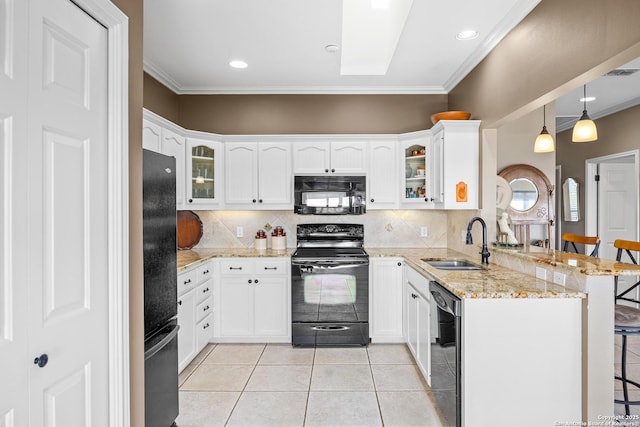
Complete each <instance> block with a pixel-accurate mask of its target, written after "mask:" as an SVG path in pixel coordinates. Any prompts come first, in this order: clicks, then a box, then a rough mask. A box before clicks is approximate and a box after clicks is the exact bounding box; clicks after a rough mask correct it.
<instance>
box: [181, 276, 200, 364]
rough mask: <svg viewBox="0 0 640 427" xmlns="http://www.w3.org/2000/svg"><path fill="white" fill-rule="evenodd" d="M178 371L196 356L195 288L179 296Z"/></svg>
mask: <svg viewBox="0 0 640 427" xmlns="http://www.w3.org/2000/svg"><path fill="white" fill-rule="evenodd" d="M178 325H180V330H179V331H178V372H180V371H182V370H183V369H184V368H185V367H186V366H187V365H188V364H189V362H191V360H193V358H194V357H196V329H195V328H196V292H195V290H194V289H191V290H190V291H188V292H186V293H184V294H182V295H180V296H179V297H178Z"/></svg>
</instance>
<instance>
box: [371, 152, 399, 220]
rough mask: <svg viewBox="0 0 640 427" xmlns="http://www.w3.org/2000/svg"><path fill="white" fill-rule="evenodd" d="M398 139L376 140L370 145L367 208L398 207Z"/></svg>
mask: <svg viewBox="0 0 640 427" xmlns="http://www.w3.org/2000/svg"><path fill="white" fill-rule="evenodd" d="M397 151H398V143H397V141H374V142H372V143H371V144H370V146H369V174H368V175H367V178H368V180H369V183H368V185H367V195H368V200H367V209H394V208H397V207H398V168H397V161H396V153H397Z"/></svg>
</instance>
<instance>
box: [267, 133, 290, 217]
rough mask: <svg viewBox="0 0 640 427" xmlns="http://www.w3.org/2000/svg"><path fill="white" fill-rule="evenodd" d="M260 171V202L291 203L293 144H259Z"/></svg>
mask: <svg viewBox="0 0 640 427" xmlns="http://www.w3.org/2000/svg"><path fill="white" fill-rule="evenodd" d="M258 171H259V173H258V182H259V184H258V188H259V192H258V202H259V203H261V204H266V205H285V206H287V205H291V195H292V194H293V189H292V187H293V175H292V173H291V144H289V143H269V144H267V143H261V144H258Z"/></svg>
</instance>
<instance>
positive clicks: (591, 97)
mask: <svg viewBox="0 0 640 427" xmlns="http://www.w3.org/2000/svg"><path fill="white" fill-rule="evenodd" d="M595 100H596V97H595V96H587V97H586V98H580V102H591V101H595Z"/></svg>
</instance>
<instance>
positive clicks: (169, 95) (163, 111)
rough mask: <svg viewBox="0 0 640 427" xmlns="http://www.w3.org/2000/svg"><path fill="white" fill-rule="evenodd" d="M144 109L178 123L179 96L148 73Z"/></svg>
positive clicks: (145, 78) (145, 79)
mask: <svg viewBox="0 0 640 427" xmlns="http://www.w3.org/2000/svg"><path fill="white" fill-rule="evenodd" d="M144 107H145V108H146V109H148V110H151V111H153V112H154V113H156V114H157V115H159V116H162V117H164V118H165V119H167V120H171V121H172V122H174V123H178V95H176V94H175V93H174V92H172V91H171V90H170V89H169V88H167V87H166V86H165V85H163V84H162V83H160V82H159V81H157V80H156V79H154V78H153V77H151V76H150V75H149V74H147V73H144Z"/></svg>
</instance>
